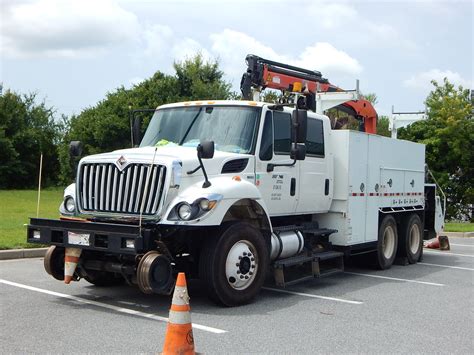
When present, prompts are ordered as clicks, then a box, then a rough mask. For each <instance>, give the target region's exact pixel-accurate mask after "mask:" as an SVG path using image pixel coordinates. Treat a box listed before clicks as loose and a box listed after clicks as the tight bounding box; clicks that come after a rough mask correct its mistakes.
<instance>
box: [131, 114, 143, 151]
mask: <svg viewBox="0 0 474 355" xmlns="http://www.w3.org/2000/svg"><path fill="white" fill-rule="evenodd" d="M132 138H133V142H132V145H133V146H134V147H136V146H138V145H139V144H140V141H141V140H142V125H141V120H140V118H139V117H135V118H134V119H133V125H132Z"/></svg>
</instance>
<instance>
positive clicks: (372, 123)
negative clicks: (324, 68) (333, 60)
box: [240, 54, 377, 134]
mask: <svg viewBox="0 0 474 355" xmlns="http://www.w3.org/2000/svg"><path fill="white" fill-rule="evenodd" d="M245 60H246V63H247V71H246V72H245V73H244V74H243V76H242V80H241V82H240V89H241V91H242V96H243V98H244V99H247V100H251V99H252V92H253V90H255V89H256V90H258V91H261V90H264V89H266V88H268V89H277V90H281V91H286V92H293V91H295V90H294V87H295V86H296V85H298V86H300V87H301V88H302V93H303V94H305V96H306V97H307V98H306V106H307V108H308V109H310V110H312V111H315V110H316V101H315V95H316V92H317V91H319V92H331V91H344V90H343V89H341V88H339V87H337V86H335V85H333V84H331V83H330V82H329V81H328V80H327V79H326V78H323V76H322V74H321V72H319V71H313V70H308V69H303V68H298V67H295V66H292V65H289V64H284V63H279V62H275V61H272V60H268V59H263V58H261V57H258V56H255V55H252V54H249V55H247V57H246V58H245ZM296 83H298V84H296ZM295 84H296V85H295ZM337 108H338V109H339V110H341V111H344V112H346V113H348V114H350V115H352V116H354V117H355V118H356V119H357V120H359V121H360V122H362V123H363V124H362V128H363V129H362V130H363V131H365V132H367V133H374V134H375V133H376V131H377V112H376V111H375V108H374V106H373V105H372V103H371V102H369V101H367V100H365V99H359V100H356V101H348V102H345V103H343V104H341V105H339V106H337Z"/></svg>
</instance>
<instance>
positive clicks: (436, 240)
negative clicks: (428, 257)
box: [425, 238, 439, 249]
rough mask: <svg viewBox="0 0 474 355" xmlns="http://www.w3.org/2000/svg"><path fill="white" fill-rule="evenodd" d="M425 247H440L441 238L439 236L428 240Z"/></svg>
mask: <svg viewBox="0 0 474 355" xmlns="http://www.w3.org/2000/svg"><path fill="white" fill-rule="evenodd" d="M425 248H429V249H439V240H438V238H436V239H434V240H432V241H431V242H426V244H425Z"/></svg>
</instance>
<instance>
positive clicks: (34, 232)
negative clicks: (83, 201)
mask: <svg viewBox="0 0 474 355" xmlns="http://www.w3.org/2000/svg"><path fill="white" fill-rule="evenodd" d="M70 232H71V233H70ZM77 235H80V236H82V239H81V240H80V241H78V238H77ZM151 236H152V230H151V229H149V228H143V227H142V229H141V235H140V228H139V226H136V225H128V224H112V223H98V222H82V221H68V220H54V219H43V218H31V219H30V224H28V232H27V241H28V242H29V243H39V244H48V245H56V246H61V247H71V248H81V249H84V250H94V251H99V252H104V253H111V254H128V255H136V254H140V253H143V252H146V251H148V250H150V249H152V245H151V244H152V238H151ZM132 241H133V247H130V245H131V244H132ZM127 245H128V246H129V247H127Z"/></svg>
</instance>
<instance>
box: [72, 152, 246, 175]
mask: <svg viewBox="0 0 474 355" xmlns="http://www.w3.org/2000/svg"><path fill="white" fill-rule="evenodd" d="M155 149H156V155H155ZM122 156H123V157H124V158H125V159H126V160H127V161H128V162H134V163H135V162H136V163H148V164H151V163H152V161H153V156H155V158H154V163H155V164H161V165H165V166H167V167H171V166H172V165H173V162H178V163H180V164H182V167H183V172H186V171H190V170H193V169H194V168H196V167H197V166H198V164H199V161H198V159H197V152H196V148H195V147H183V146H172V145H167V146H162V147H156V148H155V147H143V148H130V149H121V150H116V151H113V152H110V153H102V154H95V155H90V156H87V157H85V158H83V159H82V160H81V164H82V163H88V162H96V163H97V162H115V161H117V160H118V159H119V158H120V157H122ZM251 157H252V155H248V154H239V153H228V152H221V151H217V150H216V151H215V153H214V158H212V159H206V160H203V164H204V166H205V168H206V172H207V174H208V175H217V174H220V173H221V170H222V166H223V165H224V164H225V163H226V162H227V161H230V160H235V159H239V158H240V159H241V158H251ZM175 164H176V163H175ZM194 175H195V176H196V175H202V172H201V171H198V172H196V173H195V174H194Z"/></svg>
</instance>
